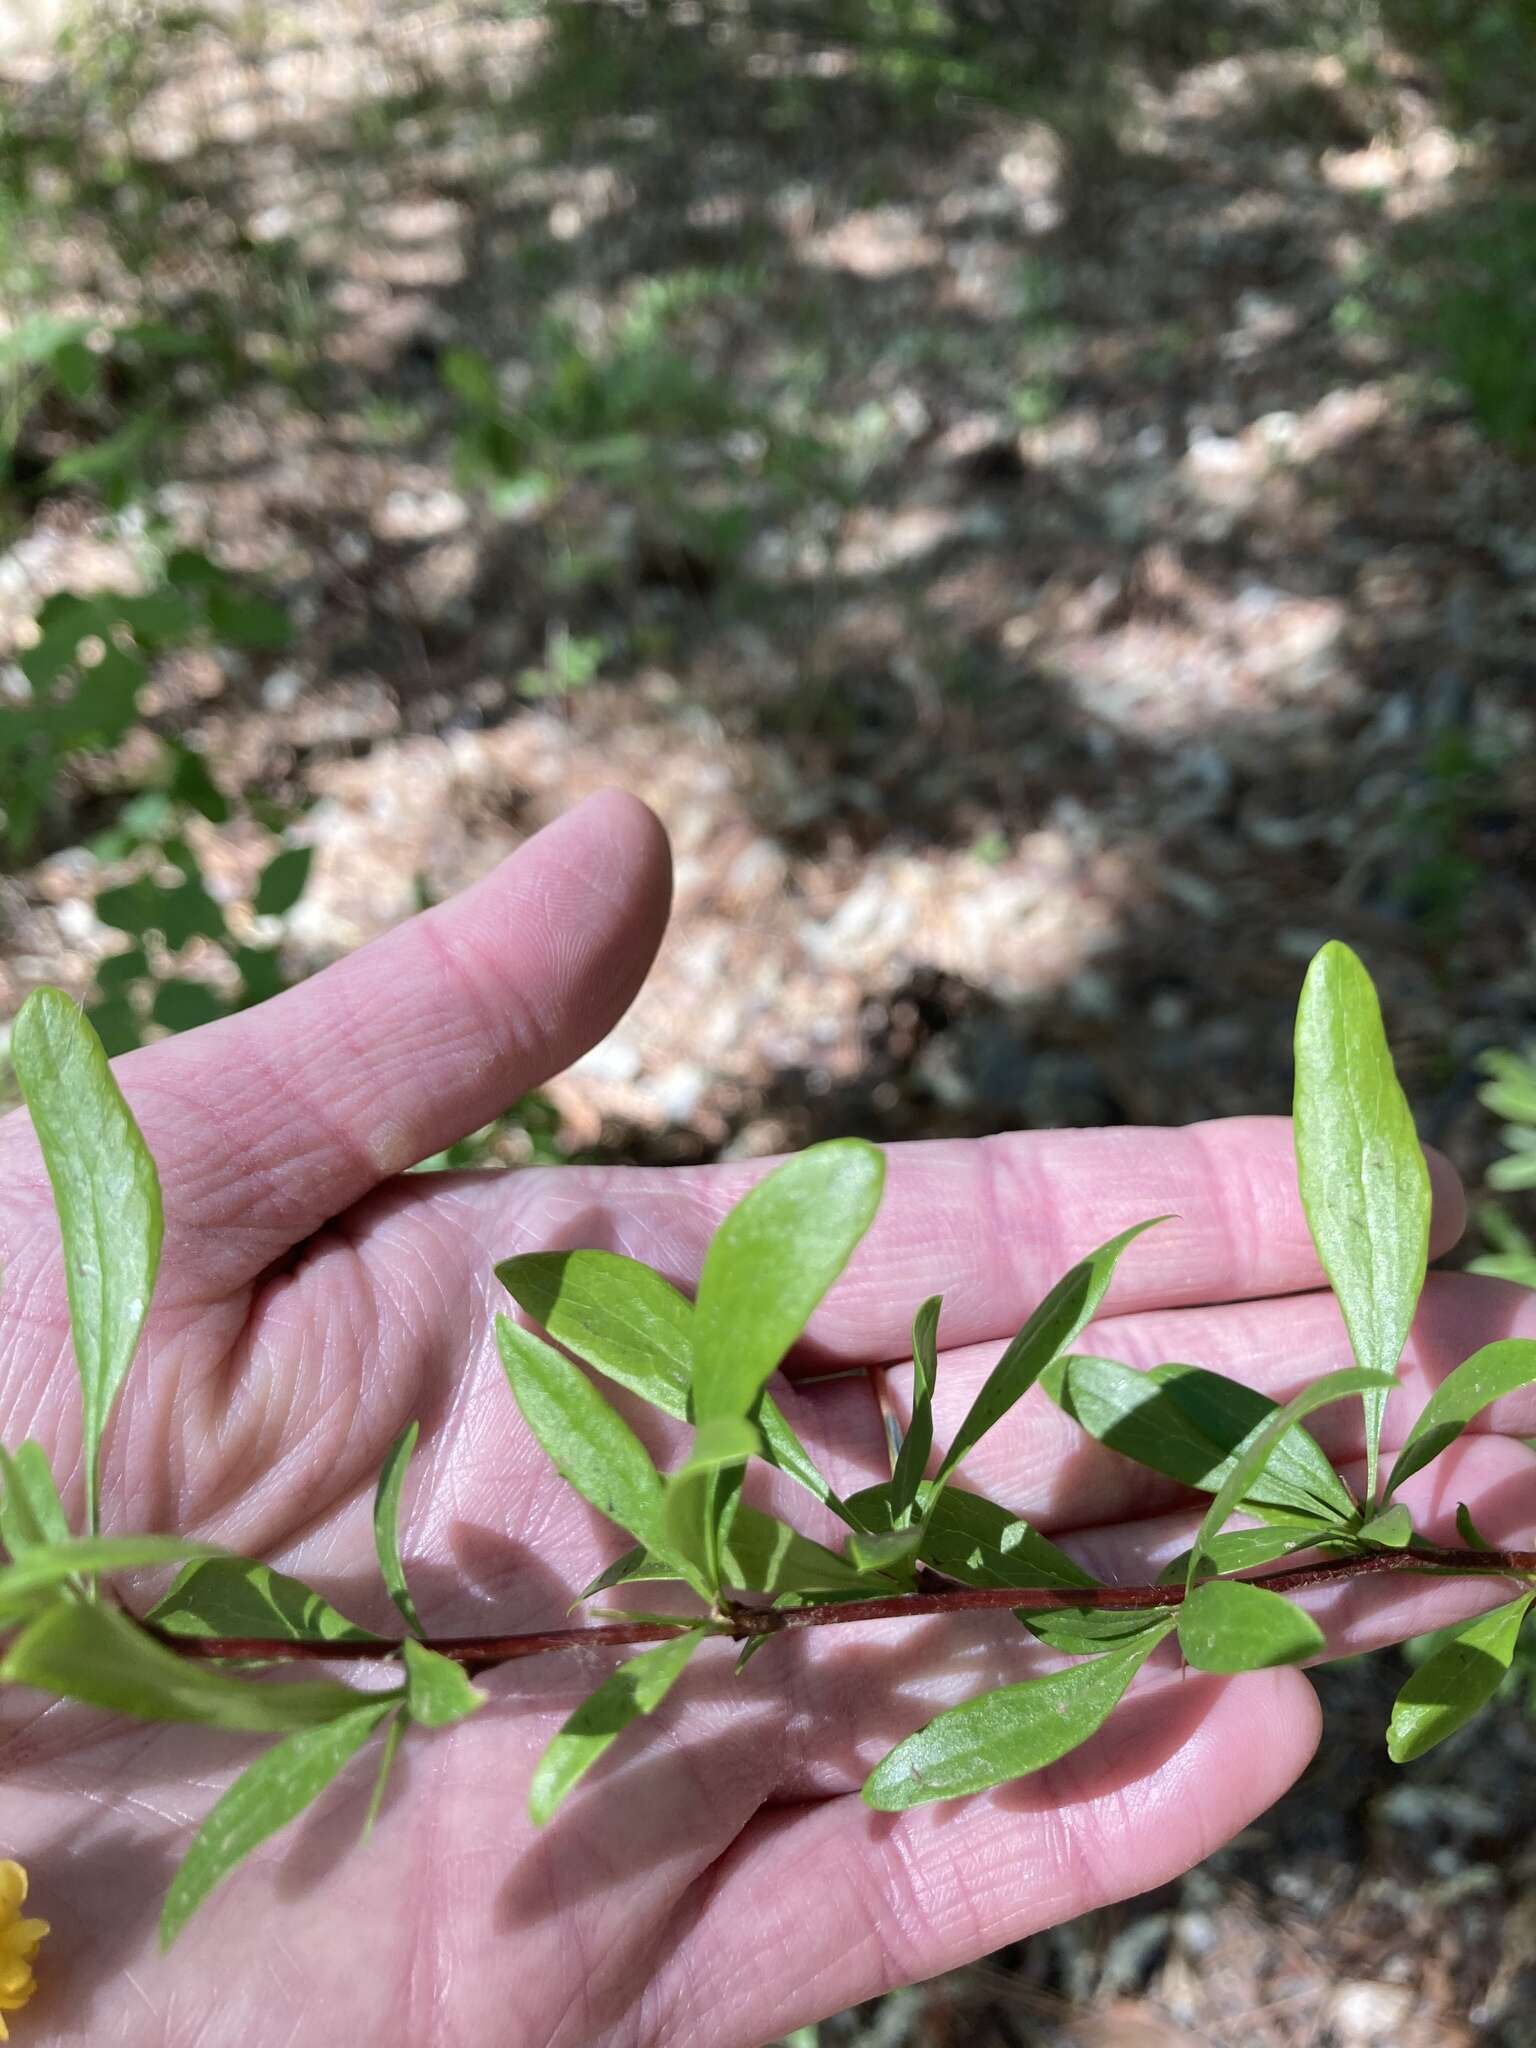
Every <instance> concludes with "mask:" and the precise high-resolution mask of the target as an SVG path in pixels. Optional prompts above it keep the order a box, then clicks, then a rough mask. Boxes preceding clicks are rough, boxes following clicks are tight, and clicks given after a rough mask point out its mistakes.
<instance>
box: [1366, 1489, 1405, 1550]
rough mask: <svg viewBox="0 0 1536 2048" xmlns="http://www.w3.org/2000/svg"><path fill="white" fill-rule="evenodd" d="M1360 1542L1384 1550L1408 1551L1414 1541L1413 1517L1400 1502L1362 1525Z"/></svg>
mask: <svg viewBox="0 0 1536 2048" xmlns="http://www.w3.org/2000/svg"><path fill="white" fill-rule="evenodd" d="M1360 1541H1361V1542H1362V1543H1377V1544H1380V1545H1381V1547H1382V1548H1383V1549H1384V1550H1406V1549H1407V1548H1408V1545H1409V1544H1410V1543H1411V1542H1412V1541H1413V1516H1412V1515H1411V1514H1410V1513H1409V1512H1408V1510H1407V1508H1405V1507H1404V1506H1403V1504H1402V1502H1401V1501H1399V1502H1398V1503H1397V1505H1396V1507H1392V1508H1388V1509H1386V1511H1385V1512H1384V1513H1382V1514H1379V1515H1372V1516H1371V1518H1370V1520H1369V1521H1368V1522H1362V1523H1361V1524H1360Z"/></svg>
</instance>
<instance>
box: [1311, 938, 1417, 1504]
mask: <svg viewBox="0 0 1536 2048" xmlns="http://www.w3.org/2000/svg"><path fill="white" fill-rule="evenodd" d="M1295 1141H1296V1171H1297V1178H1298V1181H1299V1184H1300V1188H1301V1201H1302V1207H1303V1208H1304V1209H1305V1210H1306V1215H1307V1223H1308V1225H1309V1227H1310V1229H1311V1232H1312V1241H1313V1243H1314V1244H1315V1245H1316V1247H1317V1255H1318V1258H1319V1259H1320V1260H1321V1262H1322V1267H1323V1271H1324V1272H1325V1273H1326V1274H1327V1276H1328V1282H1329V1285H1330V1286H1331V1287H1332V1288H1333V1291H1334V1293H1335V1294H1336V1295H1337V1296H1338V1300H1339V1307H1340V1308H1341V1310H1342V1311H1343V1314H1344V1322H1345V1325H1346V1327H1347V1328H1348V1331H1349V1340H1350V1343H1351V1345H1352V1346H1353V1348H1354V1354H1355V1360H1356V1363H1357V1364H1359V1365H1360V1366H1362V1367H1364V1368H1365V1369H1367V1370H1368V1371H1371V1372H1376V1373H1388V1374H1391V1373H1395V1372H1396V1370H1397V1363H1398V1360H1399V1359H1400V1358H1401V1357H1402V1352H1403V1345H1404V1343H1405V1341H1406V1340H1407V1336H1408V1327H1409V1325H1410V1324H1411V1323H1412V1321H1413V1315H1414V1310H1415V1309H1416V1307H1417V1306H1418V1300H1419V1295H1420V1292H1421V1291H1422V1289H1423V1285H1424V1272H1425V1267H1426V1264H1427V1262H1428V1258H1429V1212H1430V1186H1429V1168H1428V1166H1427V1165H1426V1164H1425V1160H1424V1152H1423V1148H1422V1147H1421V1145H1420V1144H1419V1138H1418V1133H1417V1131H1416V1130H1415V1129H1414V1124H1413V1114H1412V1112H1411V1111H1410V1109H1409V1107H1408V1102H1407V1098H1406V1097H1405V1096H1404V1094H1403V1091H1402V1088H1401V1087H1400V1086H1399V1084H1398V1079H1397V1073H1396V1070H1395V1068H1394V1067H1393V1065H1392V1054H1391V1051H1390V1050H1389V1048H1388V1045H1387V1038H1386V1033H1385V1031H1384V1030H1383V1028H1382V1021H1381V1006H1380V1004H1379V1003H1378V1002H1377V1000H1376V991H1375V989H1374V987H1373V986H1372V984H1371V977H1370V976H1369V975H1368V974H1367V973H1366V971H1365V968H1364V967H1363V966H1362V965H1361V963H1360V961H1359V960H1358V959H1357V958H1356V956H1355V955H1354V954H1353V953H1352V952H1351V951H1350V950H1349V948H1348V947H1347V946H1344V945H1340V944H1339V943H1338V941H1337V940H1334V941H1331V942H1330V943H1329V944H1328V945H1326V946H1324V947H1323V949H1322V951H1321V952H1320V953H1318V955H1317V956H1316V958H1315V959H1314V960H1313V962H1312V965H1311V966H1310V967H1309V968H1308V970H1307V978H1306V982H1305V984H1304V986H1303V988H1302V992H1301V1001H1300V1003H1299V1005H1298V1006H1297V1011H1296V1098H1295ZM1389 1392H1390V1389H1389V1388H1372V1389H1370V1390H1368V1391H1367V1393H1366V1395H1365V1401H1364V1406H1365V1427H1366V1439H1365V1441H1366V1465H1367V1476H1366V1496H1367V1498H1368V1499H1369V1498H1372V1497H1374V1494H1375V1491H1376V1464H1377V1458H1378V1456H1379V1450H1380V1444H1381V1424H1382V1417H1383V1415H1384V1414H1385V1412H1386V1404H1387V1395H1388V1393H1389Z"/></svg>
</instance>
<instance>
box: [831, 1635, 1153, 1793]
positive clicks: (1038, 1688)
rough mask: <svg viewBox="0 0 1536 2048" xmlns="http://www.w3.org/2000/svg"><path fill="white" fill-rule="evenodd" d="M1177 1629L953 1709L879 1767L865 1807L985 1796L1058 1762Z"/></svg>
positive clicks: (1103, 1717) (1103, 1716)
mask: <svg viewBox="0 0 1536 2048" xmlns="http://www.w3.org/2000/svg"><path fill="white" fill-rule="evenodd" d="M1170 1627H1172V1623H1171V1622H1165V1623H1163V1624H1161V1625H1160V1626H1159V1627H1158V1628H1157V1629H1155V1630H1149V1631H1148V1633H1147V1636H1146V1638H1145V1640H1144V1641H1138V1642H1137V1643H1136V1644H1135V1645H1134V1646H1133V1647H1131V1648H1129V1649H1125V1650H1118V1651H1116V1652H1115V1653H1114V1654H1113V1655H1111V1656H1107V1657H1095V1658H1093V1659H1092V1660H1091V1661H1090V1662H1088V1663H1085V1664H1073V1665H1071V1666H1070V1667H1069V1668H1068V1669H1067V1670H1065V1671H1053V1672H1052V1673H1051V1674H1050V1676H1049V1677H1048V1678H1028V1679H1025V1680H1024V1681H1023V1682H1022V1683H1021V1684H1019V1685H1000V1686H997V1687H995V1688H994V1689H993V1690H992V1691H991V1692H984V1693H982V1694H981V1695H980V1697H979V1698H977V1699H974V1700H967V1701H966V1702H965V1704H964V1705H963V1706H959V1707H951V1708H950V1709H949V1711H948V1712H947V1713H943V1714H940V1715H939V1716H938V1718H937V1719H936V1720H933V1721H930V1722H929V1723H928V1725H927V1727H926V1728H921V1729H919V1730H918V1732H917V1733H916V1734H915V1735H909V1736H908V1737H907V1739H906V1741H905V1742H898V1743H897V1745H896V1747H895V1748H894V1749H893V1750H891V1751H890V1753H889V1754H888V1755H887V1756H886V1757H884V1758H883V1759H882V1761H881V1762H880V1763H878V1764H877V1765H876V1766H875V1768H874V1770H873V1771H871V1773H870V1775H869V1777H868V1778H867V1779H866V1780H865V1784H864V1799H865V1803H866V1804H867V1805H869V1806H873V1807H875V1808H877V1809H878V1810H879V1811H880V1812H882V1813H902V1812H905V1811H906V1810H907V1808H909V1807H913V1806H922V1805H924V1804H926V1803H927V1802H928V1801H930V1800H934V1799H958V1798H961V1797H963V1796H964V1795H965V1794H966V1793H970V1792H983V1791H985V1790H986V1789H987V1787H988V1786H990V1785H1002V1784H1005V1783H1007V1782H1008V1781H1009V1780H1010V1779H1013V1778H1023V1777H1027V1776H1028V1775H1029V1773H1030V1772H1031V1771H1038V1770H1041V1769H1043V1768H1044V1766H1045V1765H1046V1764H1053V1763H1055V1762H1056V1761H1057V1759H1058V1758H1059V1757H1064V1756H1065V1755H1067V1753H1068V1751H1069V1750H1074V1749H1076V1748H1077V1747H1078V1745H1079V1744H1080V1743H1084V1742H1086V1741H1087V1740H1088V1738H1089V1736H1090V1735H1092V1734H1094V1733H1095V1732H1096V1731H1097V1730H1098V1729H1099V1728H1101V1727H1102V1726H1103V1724H1104V1722H1105V1721H1106V1720H1107V1719H1108V1718H1109V1716H1110V1714H1111V1713H1113V1711H1114V1709H1115V1708H1116V1706H1118V1705H1119V1703H1120V1701H1121V1699H1122V1698H1123V1697H1124V1695H1125V1692H1126V1690H1127V1688H1128V1687H1129V1685H1130V1683H1131V1680H1132V1679H1133V1678H1134V1677H1135V1676H1136V1674H1137V1672H1138V1671H1139V1670H1140V1669H1141V1667H1142V1665H1143V1664H1144V1663H1145V1662H1146V1661H1147V1658H1148V1657H1149V1656H1150V1655H1151V1653H1152V1651H1153V1650H1154V1649H1155V1648H1156V1646H1157V1644H1158V1643H1159V1642H1161V1640H1162V1639H1163V1637H1164V1636H1165V1635H1166V1634H1167V1632H1168V1630H1169V1628H1170Z"/></svg>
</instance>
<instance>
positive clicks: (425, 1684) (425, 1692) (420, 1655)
mask: <svg viewBox="0 0 1536 2048" xmlns="http://www.w3.org/2000/svg"><path fill="white" fill-rule="evenodd" d="M401 1654H402V1656H403V1657H404V1659H405V1704H406V1708H407V1710H408V1711H409V1713H410V1717H411V1719H412V1720H413V1721H416V1722H419V1724H420V1725H421V1726H422V1727H423V1728H448V1727H451V1726H452V1725H453V1723H454V1722H455V1721H463V1720H465V1719H467V1718H468V1716H469V1715H471V1714H473V1713H476V1712H478V1711H479V1709H480V1708H481V1707H483V1706H484V1705H485V1700H486V1695H485V1694H484V1693H483V1692H481V1690H480V1689H479V1687H478V1686H474V1685H471V1684H470V1682H469V1678H468V1676H467V1675H466V1673H465V1670H464V1667H463V1665H462V1664H455V1662H454V1661H453V1659H452V1658H451V1657H440V1656H439V1655H438V1653H437V1651H436V1650H429V1649H428V1648H427V1647H426V1646H425V1644H423V1643H418V1642H413V1641H412V1639H411V1638H410V1637H409V1636H407V1637H406V1639H405V1641H404V1643H403V1644H402V1645H401Z"/></svg>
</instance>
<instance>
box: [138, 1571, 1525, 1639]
mask: <svg viewBox="0 0 1536 2048" xmlns="http://www.w3.org/2000/svg"><path fill="white" fill-rule="evenodd" d="M1405 1571H1432V1572H1455V1573H1458V1574H1460V1575H1463V1576H1466V1575H1470V1574H1480V1575H1483V1576H1491V1577H1501V1576H1503V1575H1504V1574H1506V1573H1509V1574H1513V1575H1517V1576H1527V1575H1529V1576H1536V1550H1434V1549H1429V1548H1421V1549H1417V1550H1379V1551H1372V1552H1371V1553H1370V1554H1369V1555H1368V1556H1365V1557H1341V1558H1335V1559H1332V1560H1330V1561H1328V1562H1327V1563H1324V1564H1304V1565H1293V1566H1291V1567H1290V1568H1289V1569H1287V1570H1285V1571H1279V1572H1267V1573H1265V1574H1263V1575H1262V1576H1261V1577H1257V1578H1253V1579H1247V1580H1245V1581H1244V1584H1246V1585H1250V1586H1263V1587H1265V1588H1266V1589H1267V1590H1268V1591H1269V1592H1271V1593H1286V1594H1290V1593H1306V1592H1310V1591H1311V1590H1312V1589H1313V1588H1314V1587H1317V1586H1331V1585H1335V1584H1337V1583H1338V1582H1339V1581H1341V1580H1345V1581H1347V1580H1349V1579H1363V1578H1373V1577H1377V1576H1379V1575H1380V1574H1382V1573H1384V1572H1405ZM1184 1591H1185V1589H1184V1587H1183V1586H1182V1585H1176V1586H1084V1587H1075V1586H1074V1587H1070V1588H1056V1587H1047V1586H956V1587H954V1588H953V1589H952V1590H949V1591H946V1592H942V1593H892V1594H889V1595H887V1596H885V1597H884V1598H880V1599H874V1600H840V1601H836V1602H833V1603H831V1604H829V1605H827V1606H825V1607H782V1608H781V1607H738V1606H732V1607H731V1608H730V1609H729V1611H728V1613H727V1615H726V1616H725V1617H724V1618H723V1619H721V1620H716V1621H709V1622H707V1623H706V1626H708V1627H709V1628H710V1629H711V1630H712V1632H713V1633H714V1634H716V1635H722V1636H729V1637H731V1638H732V1639H733V1640H735V1641H737V1642H745V1641H747V1640H749V1639H750V1638H752V1637H754V1636H770V1635H782V1634H785V1633H787V1632H788V1631H789V1630H791V1629H802V1628H831V1627H836V1626H838V1625H840V1624H842V1623H845V1622H855V1621H897V1620H900V1619H901V1618H902V1617H903V1616H905V1615H914V1614H917V1615H920V1614H965V1613H974V1612H977V1611H978V1610H980V1611H985V1610H989V1609H993V1608H1013V1609H1015V1610H1017V1611H1022V1612H1025V1613H1029V1614H1049V1613H1053V1612H1057V1611H1059V1610H1061V1609H1063V1608H1084V1607H1087V1608H1096V1609H1098V1610H1100V1611H1101V1612H1104V1613H1127V1614H1131V1613H1135V1612H1137V1611H1138V1610H1140V1609H1143V1608H1159V1607H1177V1606H1178V1605H1179V1603H1180V1602H1181V1601H1182V1600H1183V1598H1184ZM696 1626H698V1623H696V1622H692V1621H689V1620H688V1619H686V1618H685V1617H682V1616H680V1617H679V1618H678V1621H677V1623H676V1625H675V1626H672V1625H668V1624H665V1623H661V1622H649V1621H617V1622H602V1623H598V1624H595V1625H594V1626H592V1627H590V1628H552V1629H542V1630H539V1631H537V1632H536V1633H534V1634H531V1635H515V1636H433V1637H430V1638H429V1639H428V1642H427V1648H428V1649H431V1650H436V1651H437V1652H438V1654H439V1655H440V1656H443V1657H451V1658H452V1659H453V1660H454V1661H455V1663H458V1664H465V1665H468V1666H470V1667H471V1668H474V1669H486V1668H488V1667H489V1666H491V1665H493V1664H510V1663H511V1662H512V1661H513V1660H514V1659H515V1658H518V1657H539V1656H543V1655H544V1654H545V1652H547V1651H550V1650H582V1649H592V1650H611V1649H622V1648H624V1647H626V1646H627V1645H628V1644H631V1643H663V1642H669V1641H670V1640H671V1639H672V1637H674V1636H676V1635H681V1634H682V1633H683V1632H684V1631H685V1630H687V1629H689V1628H691V1627H696ZM151 1633H152V1634H155V1635H158V1636H159V1637H160V1640H161V1641H162V1642H163V1643H164V1644H165V1645H166V1647H167V1648H168V1649H172V1650H175V1651H177V1652H179V1654H180V1655H182V1656H184V1657H193V1658H213V1657H259V1658H263V1659H266V1660H269V1661H271V1662H274V1663H301V1662H306V1661H319V1662H322V1663H327V1664H329V1663H340V1662H348V1663H350V1662H353V1661H355V1660H358V1659H365V1658H383V1657H395V1656H398V1655H399V1652H400V1645H399V1644H398V1643H396V1642H390V1641H388V1640H386V1639H385V1638H383V1637H379V1638H376V1639H370V1640H368V1641H366V1642H340V1643H315V1642H297V1643H295V1642H268V1641H266V1640H265V1639H263V1638H260V1637H254V1636H183V1635H170V1634H167V1633H165V1632H164V1631H162V1630H157V1629H151Z"/></svg>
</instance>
